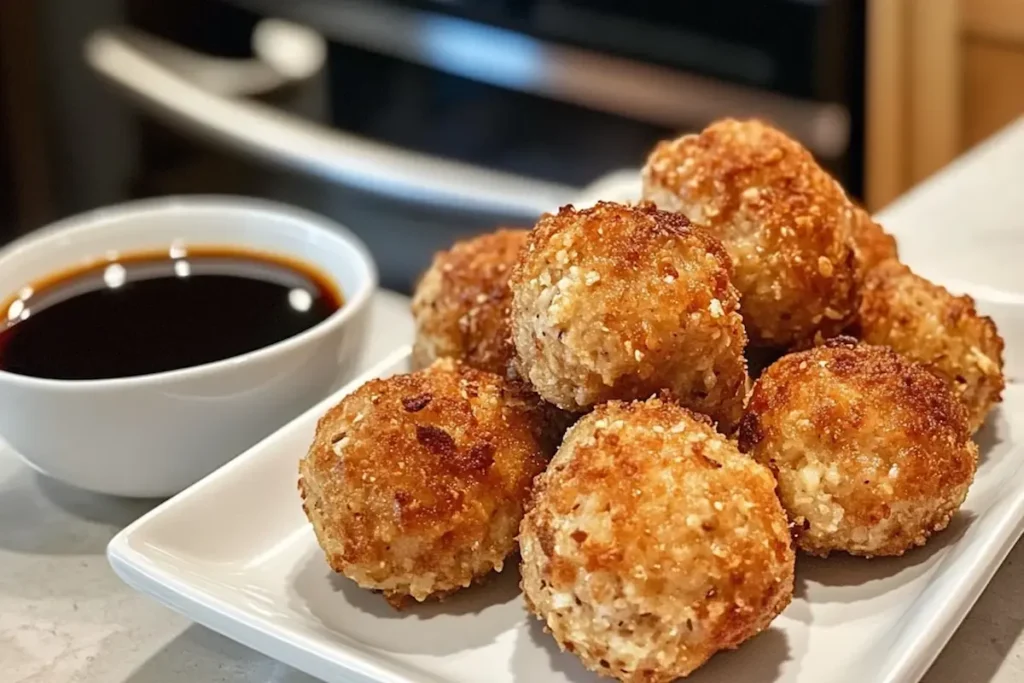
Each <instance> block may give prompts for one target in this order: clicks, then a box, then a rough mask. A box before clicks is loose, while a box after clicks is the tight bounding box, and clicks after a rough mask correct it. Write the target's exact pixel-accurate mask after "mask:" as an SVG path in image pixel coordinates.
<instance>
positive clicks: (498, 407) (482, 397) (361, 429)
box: [299, 359, 557, 606]
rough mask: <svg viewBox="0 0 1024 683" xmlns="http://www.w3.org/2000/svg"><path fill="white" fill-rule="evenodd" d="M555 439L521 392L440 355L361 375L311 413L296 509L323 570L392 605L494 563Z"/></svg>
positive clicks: (508, 543)
mask: <svg viewBox="0 0 1024 683" xmlns="http://www.w3.org/2000/svg"><path fill="white" fill-rule="evenodd" d="M553 437H554V438H553ZM556 445H557V435H553V434H549V433H548V424H547V415H546V411H545V409H544V408H543V407H541V406H540V404H539V402H538V401H537V400H536V399H535V398H533V397H532V395H528V394H524V393H521V392H520V391H519V390H517V389H516V388H515V387H514V386H513V385H511V384H509V383H508V382H506V381H505V380H504V379H502V378H501V377H498V376H497V375H493V374H491V373H486V372H481V371H479V370H476V369H473V368H470V367H469V366H467V365H464V364H461V363H458V362H456V361H453V360H451V359H441V360H439V361H437V362H436V363H435V364H434V365H432V366H431V367H430V368H428V369H426V370H422V371H419V372H415V373H413V374H410V375H401V376H396V377H391V378H389V379H382V380H372V381H370V382H367V383H366V384H364V385H363V386H362V387H360V388H359V389H357V390H356V391H355V392H353V393H352V394H350V395H349V396H346V397H345V398H344V399H343V400H342V401H341V403H339V404H338V405H337V406H336V407H334V408H332V409H331V410H330V411H328V413H327V414H326V415H324V416H323V418H321V420H320V422H319V424H318V425H317V430H316V438H315V440H314V442H313V445H312V446H311V447H310V449H309V453H308V454H307V456H306V457H305V458H304V459H303V460H302V462H301V464H300V468H299V469H300V474H301V477H300V479H299V490H300V492H301V493H302V498H303V509H304V510H305V511H306V515H307V516H308V517H309V520H310V522H312V524H313V528H314V530H315V531H316V536H317V540H318V541H319V542H320V546H321V547H322V548H323V550H324V553H325V555H326V557H327V562H328V564H330V566H331V567H332V568H333V569H334V570H335V571H337V572H341V573H342V574H344V575H345V576H347V577H348V578H350V579H352V580H353V581H355V582H356V583H358V584H359V585H360V586H362V587H363V588H370V589H373V590H378V591H382V592H383V593H384V595H385V597H386V598H387V599H388V601H389V602H391V603H392V604H394V605H396V606H399V605H401V603H402V602H403V601H404V599H405V598H407V597H412V598H415V599H416V600H420V601H422V600H425V599H426V598H428V597H431V596H438V597H440V596H444V595H445V594H447V593H450V592H452V591H454V590H457V589H459V588H462V587H464V586H469V585H470V583H472V582H473V581H474V580H476V579H479V578H481V577H483V576H485V575H486V574H488V573H489V572H490V571H491V570H497V571H501V568H502V564H503V563H504V561H505V558H506V557H507V556H508V555H509V553H511V552H512V551H513V549H514V547H515V537H516V533H517V530H518V527H519V521H520V520H521V519H522V515H523V507H524V504H525V503H526V501H527V499H528V496H529V493H530V490H531V486H532V481H533V478H534V477H535V476H536V475H537V474H539V473H540V472H541V471H542V470H543V469H544V466H545V465H546V463H547V460H548V457H549V456H550V455H551V453H553V451H554V448H555V446H556Z"/></svg>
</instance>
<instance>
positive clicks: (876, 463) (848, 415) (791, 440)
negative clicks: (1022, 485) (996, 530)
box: [739, 337, 978, 557]
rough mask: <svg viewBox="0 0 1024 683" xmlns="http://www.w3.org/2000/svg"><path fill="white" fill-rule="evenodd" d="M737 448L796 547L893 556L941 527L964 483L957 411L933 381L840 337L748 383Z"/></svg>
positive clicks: (897, 359) (970, 449) (895, 358)
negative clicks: (753, 464) (774, 489)
mask: <svg viewBox="0 0 1024 683" xmlns="http://www.w3.org/2000/svg"><path fill="white" fill-rule="evenodd" d="M739 445H740V449H741V450H743V451H744V452H746V453H750V454H751V455H753V457H754V459H755V460H757V461H758V462H760V463H762V464H765V465H767V466H768V467H769V468H771V470H772V471H773V472H774V473H775V476H776V478H777V479H778V482H779V495H780V497H781V498H782V504H783V506H784V507H785V508H786V511H787V512H788V513H789V518H790V520H791V521H792V523H793V531H794V537H795V538H796V543H797V545H798V546H799V547H800V548H801V549H803V550H804V551H806V552H808V553H811V554H814V555H822V556H825V555H828V554H829V553H830V552H831V551H834V550H844V551H846V552H848V553H851V554H854V555H866V556H868V557H871V556H876V555H902V554H903V553H904V551H906V550H908V549H909V548H913V547H914V546H918V545H923V544H924V543H925V541H926V540H927V539H928V537H929V536H931V534H932V533H933V532H936V531H941V530H942V529H944V528H946V525H947V524H949V520H950V518H951V517H952V516H953V513H955V512H956V511H957V509H958V508H959V507H960V504H961V503H963V500H964V497H965V496H966V495H967V489H968V487H969V486H970V485H971V481H972V480H973V479H974V471H975V467H976V465H977V459H978V447H977V446H976V445H975V444H974V442H972V441H971V434H970V429H969V426H968V422H967V411H966V409H965V408H964V407H963V406H962V405H961V404H960V402H959V401H957V400H956V397H954V396H953V394H952V393H951V392H950V391H949V389H947V388H946V386H945V384H943V383H942V381H941V380H939V379H938V378H937V377H935V376H934V375H932V374H931V373H929V372H928V371H927V370H925V369H924V368H923V367H921V366H920V365H918V364H917V363H914V362H912V361H910V360H907V359H905V358H903V357H902V356H900V355H898V354H897V353H896V352H895V351H893V350H892V349H889V348H886V347H882V346H868V345H858V344H857V343H856V340H854V339H851V338H849V337H839V338H837V339H834V340H830V341H829V342H826V344H825V345H824V346H820V347H817V348H814V349H810V350H808V351H801V352H799V353H793V354H790V355H788V356H785V357H783V358H782V359H781V360H779V361H778V362H777V363H775V364H774V365H772V366H771V367H770V368H768V369H767V370H766V371H765V372H764V374H762V375H761V377H760V378H759V379H758V380H757V382H756V383H755V384H754V390H753V392H752V394H751V397H750V401H749V403H748V404H747V409H746V413H745V414H744V416H743V422H742V423H741V424H740V431H739Z"/></svg>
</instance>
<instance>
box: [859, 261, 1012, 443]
mask: <svg viewBox="0 0 1024 683" xmlns="http://www.w3.org/2000/svg"><path fill="white" fill-rule="evenodd" d="M862 297H863V301H862V302H861V306H860V315H859V316H858V320H857V323H856V325H855V326H854V327H853V331H854V333H855V334H856V336H858V337H860V338H861V339H863V340H864V341H866V342H867V343H869V344H882V345H885V346H891V347H892V348H893V349H895V350H896V351H897V352H899V353H901V354H903V355H904V356H907V357H908V358H911V359H913V360H916V361H918V362H919V363H922V364H924V366H925V367H927V368H928V369H929V370H931V371H932V372H933V373H935V374H936V375H938V376H939V377H941V378H942V379H943V380H945V381H946V383H947V384H948V385H949V386H950V387H952V389H953V391H954V393H955V394H956V395H957V396H959V397H960V399H961V400H962V401H963V402H964V404H965V405H966V406H967V410H968V413H969V414H970V421H971V431H972V432H973V431H976V430H977V429H978V428H979V427H981V425H982V424H983V423H984V422H985V416H986V415H988V412H989V411H990V410H991V409H992V406H993V405H995V404H996V403H998V402H999V401H1001V400H1002V391H1003V388H1004V386H1005V381H1004V379H1003V339H1002V337H1000V336H999V332H998V331H997V330H996V325H995V323H994V322H992V319H991V318H988V317H985V316H982V315H978V312H977V311H976V310H975V308H974V300H973V299H971V297H969V296H953V295H952V294H950V293H949V292H948V291H947V290H946V289H945V288H943V287H940V286H939V285H936V284H932V283H931V282H929V281H928V280H926V279H924V278H923V277H920V276H919V275H915V274H914V273H913V272H912V271H911V270H910V268H908V267H906V266H904V265H902V264H900V263H897V262H888V263H885V264H882V265H881V266H879V267H877V268H875V269H874V270H872V271H871V272H870V273H868V275H867V277H866V281H865V283H864V288H863V291H862Z"/></svg>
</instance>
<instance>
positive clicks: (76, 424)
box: [0, 197, 377, 497]
mask: <svg viewBox="0 0 1024 683" xmlns="http://www.w3.org/2000/svg"><path fill="white" fill-rule="evenodd" d="M176 240H177V241H180V242H183V243H184V244H185V245H186V246H188V245H193V246H201V245H238V246H242V247H247V248H250V249H254V250H262V251H270V252H275V253H279V254H283V255H286V256H290V257H293V258H297V259H299V260H301V261H303V262H305V263H308V264H310V265H312V266H314V267H316V268H317V269H319V270H320V271H321V272H322V273H324V274H325V275H327V276H329V277H330V278H332V279H333V280H334V282H335V283H336V284H337V285H338V286H339V287H340V289H341V291H342V293H343V295H344V298H345V304H344V306H343V307H342V308H341V309H340V310H339V311H337V312H336V313H334V314H333V315H332V316H330V317H329V318H327V319H326V320H324V321H323V322H321V323H320V324H318V325H316V326H314V327H312V328H310V329H309V330H306V331H305V332H303V333H301V334H299V335H296V336H294V337H291V338H289V339H286V340H284V341H282V342H280V343H277V344H274V345H272V346H268V347H266V348H263V349H259V350H257V351H253V352H251V353H247V354H244V355H241V356H237V357H235V358H230V359H227V360H223V361H218V362H215V363H209V364H206V365H201V366H197V367H194V368H187V369H183V370H175V371H172V372H163V373H158V374H152V375H143V376H139V377H128V378H121V379H110V380H95V381H93V380H90V381H62V380H48V379H37V378H32V377H26V376H23V375H16V374H12V373H8V372H2V371H0V436H2V438H3V439H4V440H6V441H7V442H8V444H9V445H10V446H11V447H12V448H13V449H14V450H15V451H16V452H17V453H18V454H20V455H21V457H22V458H24V460H25V461H26V462H27V463H28V464H29V465H31V466H32V467H34V468H36V469H37V470H39V471H40V472H43V473H45V474H47V475H49V476H51V477H54V478H56V479H60V480H62V481H65V482H67V483H70V484H73V485H75V486H79V487H81V488H85V489H90V490H93V491H98V492H101V493H108V494H114V495H121V496H144V497H154V496H167V495H171V494H173V493H176V492H178V491H180V490H181V489H183V488H185V487H186V486H188V485H189V484H191V483H193V482H195V481H197V480H198V479H200V478H201V477H203V476H205V475H206V474H208V473H210V472H212V471H213V470H214V469H216V468H217V467H219V466H220V465H222V464H224V463H225V462H226V461H227V460H229V459H231V458H233V457H234V456H236V455H238V454H239V453H242V452H243V451H245V450H246V449H247V448H248V447H250V446H252V445H253V444H255V443H257V442H258V441H260V440H261V439H262V438H263V437H265V436H267V435H268V434H270V433H271V432H273V431H274V430H276V429H277V428H278V427H280V426H281V425H283V424H285V423H286V422H288V421H289V420H291V419H292V418H293V417H295V416H296V415H298V414H299V413H301V412H302V411H303V410H304V409H306V408H308V407H309V406H311V405H313V404H314V403H316V402H317V401H318V400H320V399H322V398H323V397H324V396H326V395H327V394H328V393H330V391H331V390H332V389H333V388H335V386H336V385H337V384H338V383H339V382H340V381H341V380H343V379H347V378H348V377H349V375H350V374H351V371H352V370H353V369H354V367H353V366H352V365H350V362H354V361H355V360H356V357H357V355H358V353H359V352H360V347H361V345H362V343H363V341H364V339H365V333H366V331H367V316H368V314H369V312H370V306H369V304H370V299H371V296H372V294H373V291H374V289H375V288H376V285H377V272H376V268H375V266H374V264H373V261H372V259H371V257H370V255H369V252H368V251H367V250H366V248H365V247H364V246H363V245H362V243H361V242H359V240H358V239H357V238H356V237H355V236H353V235H352V234H351V233H350V232H348V231H347V230H345V229H344V228H343V227H341V226H340V225H338V224H336V223H334V222H332V221H330V220H328V219H326V218H322V217H320V216H317V215H315V214H312V213H308V212H305V211H302V210H299V209H295V208H291V207H288V206H285V205H281V204H275V203H271V202H265V201H260V200H254V199H245V198H229V197H187V198H186V197H179V198H167V199H159V200H148V201H141V202H134V203H129V204H124V205H121V206H117V207H113V208H109V209H101V210H98V211H93V212H91V213H86V214H83V215H80V216H75V217H73V218H70V219H67V220H64V221H61V222H59V223H57V224H55V225H53V226H51V227H49V228H46V229H43V230H40V231H38V232H35V233H32V234H30V235H28V236H27V237H25V238H23V239H21V240H18V241H16V242H14V243H13V244H11V245H9V246H8V247H7V248H5V249H3V250H2V251H0V300H2V299H6V298H8V297H9V296H11V295H13V294H14V293H16V292H17V291H18V290H19V289H20V288H21V287H22V286H24V285H26V284H28V283H31V282H33V281H37V280H38V279H40V278H42V277H45V276H47V275H49V274H52V273H54V272H56V271H60V270H63V269H66V268H69V267H74V266H75V265H76V264H79V263H82V262H85V261H88V260H91V259H95V258H97V257H99V258H103V257H104V255H105V254H106V253H107V252H108V251H111V250H113V251H118V252H122V253H124V252H128V253H130V252H132V251H140V250H148V249H153V248H163V247H169V246H170V245H171V243H172V242H173V241H176ZM67 339H68V352H69V353H73V352H74V330H68V331H67ZM296 457H298V454H297V455H296Z"/></svg>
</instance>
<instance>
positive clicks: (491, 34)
mask: <svg viewBox="0 0 1024 683" xmlns="http://www.w3.org/2000/svg"><path fill="white" fill-rule="evenodd" d="M1022 112H1024V2H1022V1H1021V0H718V1H717V2H714V3H711V2H701V3H696V2H691V3H683V2H671V3H670V2H645V1H643V0H632V1H631V2H621V1H614V0H589V1H584V0H548V1H544V0H435V1H429V0H90V1H89V2H81V1H80V0H34V1H30V0H24V1H22V0H8V1H6V2H0V241H6V240H9V239H12V238H14V237H16V236H17V235H18V234H21V233H23V232H25V231H28V230H31V229H34V228H36V227H38V226H40V225H43V224H45V223H46V222H49V221H51V220H54V219H56V218H59V217H61V216H65V215H68V214H70V213H74V212H78V211H82V210H85V209H89V208H93V207H97V206H101V205H104V204H109V203H112V202H117V201H123V200H126V199H131V198H139V197H148V196H155V195H166V194H172V193H225V192H226V193H240V194H248V195H256V196H264V197H270V198H274V199H280V200H283V201H287V202H291V203H294V204H299V205H302V206H306V207H308V208H311V209H313V210H316V211H319V212H322V213H324V214H327V215H330V216H332V217H334V218H336V219H338V220H340V221H341V222H343V223H345V224H346V225H348V226H349V227H351V228H352V229H353V230H355V231H356V232H357V233H359V234H360V236H361V237H362V238H363V239H364V240H365V241H366V242H367V243H368V245H369V246H370V248H371V250H372V251H373V252H374V256H375V257H376V259H377V261H378V263H379V265H380V268H381V279H382V284H383V285H384V286H387V287H391V288H394V289H398V290H402V291H408V289H409V287H410V285H411V283H412V282H413V280H414V278H415V276H416V275H417V273H418V272H419V271H420V270H421V269H422V268H423V267H424V266H425V265H426V263H427V261H428V259H429V256H430V253H431V252H432V251H433V250H434V249H437V248H441V247H444V246H447V245H448V244H449V243H450V242H451V240H452V239H454V238H455V237H457V236H458V235H462V234H468V233H473V232H479V231H480V230H483V229H488V228H490V227H492V226H494V225H496V224H499V223H505V224H525V223H528V222H529V221H531V220H532V218H534V217H535V216H536V215H537V214H538V213H539V212H540V211H543V210H546V209H549V208H552V207H554V206H556V205H558V204H559V203H563V202H567V201H569V200H570V199H571V198H572V197H573V196H574V194H575V193H577V192H578V191H579V189H580V188H582V187H584V186H586V185H588V184H589V183H591V182H593V181H595V180H597V179H599V178H601V177H602V176H604V175H605V174H607V173H611V172H615V171H617V170H621V169H635V168H637V167H639V166H640V165H642V163H643V160H644V157H645V155H646V153H647V152H648V150H649V149H650V148H651V147H652V145H654V143H655V142H657V141H658V140H659V139H662V138H664V137H668V136H674V135H678V134H679V133H682V132H687V131H695V130H699V129H700V128H701V127H703V126H704V125H706V124H707V123H708V122H710V121H711V120H713V119H715V118H719V117H723V116H753V115H757V116H763V117H765V118H768V119H770V120H772V121H773V122H775V123H776V124H777V125H780V126H781V127H783V128H785V129H787V130H788V131H789V132H790V133H792V134H793V135H795V136H796V137H798V138H799V139H800V140H801V141H802V142H803V143H804V144H805V145H807V146H808V147H809V148H810V149H811V150H812V151H813V152H814V153H815V154H816V156H817V157H818V158H819V160H820V161H821V162H822V163H823V164H824V165H825V166H826V167H827V168H829V169H830V170H831V171H832V172H833V173H834V174H835V175H836V176H837V177H838V178H839V179H840V180H841V181H842V182H843V183H844V184H845V186H846V187H847V189H848V190H849V191H850V193H851V194H852V195H854V196H855V197H857V198H858V199H860V200H861V201H863V202H865V203H866V204H867V205H868V206H869V208H871V209H879V208H881V207H882V206H884V205H885V204H886V203H888V202H889V201H891V200H892V199H893V198H895V197H897V196H898V195H900V194H901V193H902V192H904V191H905V190H906V189H908V188H909V187H911V186H912V185H914V184H915V183H917V182H919V181H920V180H922V179H923V178H925V177H927V176H928V175H930V174H931V173H933V172H934V171H936V170H937V169H939V168H941V167H942V166H944V165H945V164H946V163H948V162H949V161H950V160H952V159H953V158H955V157H956V156H957V155H958V154H960V153H961V152H962V151H963V150H965V149H967V148H968V147H970V146H971V145H973V144H975V143H976V142H978V141H980V140H982V139H984V138H985V137H987V136H988V135H990V134H991V133H993V132H995V131H996V130H997V129H998V128H1000V127H1001V126H1002V125H1004V124H1006V123H1008V122H1009V121H1011V120H1013V119H1014V118H1015V117H1017V116H1019V115H1020V114H1021V113H1022Z"/></svg>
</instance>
